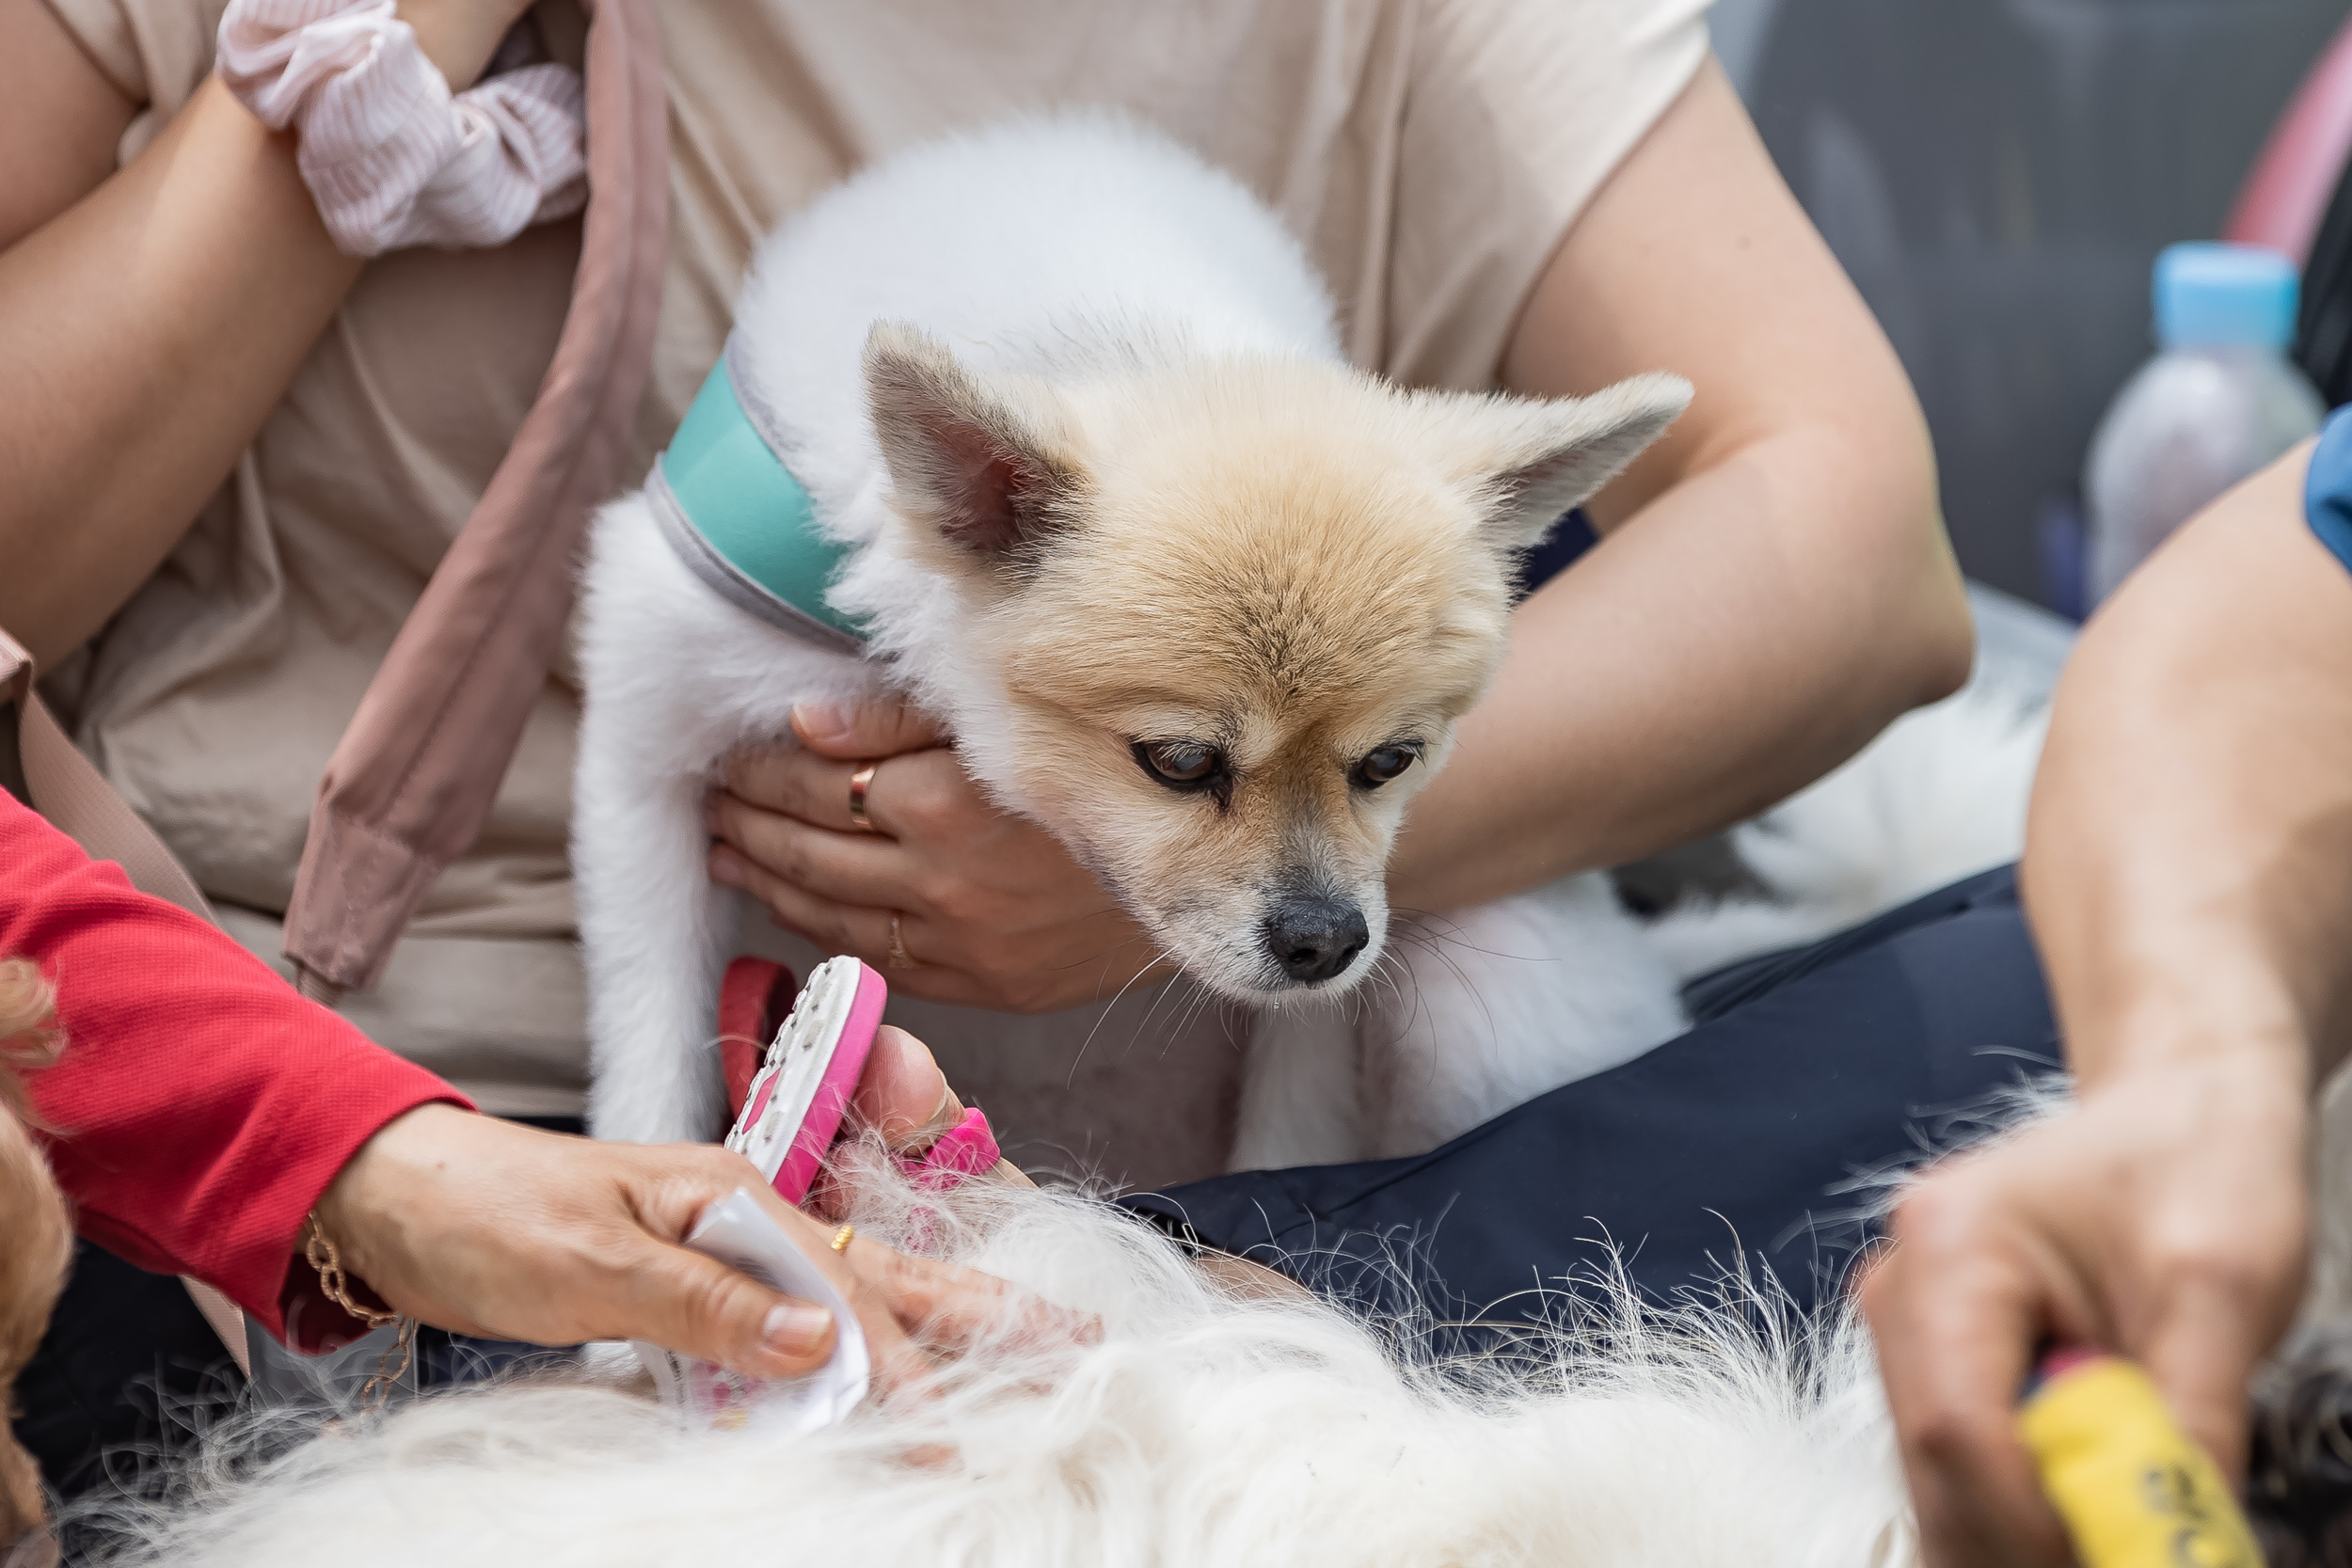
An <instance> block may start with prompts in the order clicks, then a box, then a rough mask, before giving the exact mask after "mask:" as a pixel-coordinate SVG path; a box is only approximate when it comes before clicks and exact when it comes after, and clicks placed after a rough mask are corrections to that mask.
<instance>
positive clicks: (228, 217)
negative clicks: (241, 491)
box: [0, 81, 359, 659]
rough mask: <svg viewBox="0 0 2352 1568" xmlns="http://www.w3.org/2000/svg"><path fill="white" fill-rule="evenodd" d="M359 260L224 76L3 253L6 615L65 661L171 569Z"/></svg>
mask: <svg viewBox="0 0 2352 1568" xmlns="http://www.w3.org/2000/svg"><path fill="white" fill-rule="evenodd" d="M358 269H359V263H358V261H356V260H354V259H353V258H351V257H347V256H344V255H342V254H341V253H340V252H338V251H337V250H336V249H335V247H334V245H333V244H332V243H331V242H330V241H329V240H328V239H327V236H326V229H325V227H324V226H323V225H322V224H321V223H320V221H319V216H318V211H317V208H316V207H315V206H314V205H313V204H312V202H311V199H310V191H309V189H308V187H306V186H305V185H304V184H303V182H302V176H301V174H300V172H299V171H298V170H297V169H296V168H295V166H294V143H293V140H292V138H290V137H287V136H274V135H270V133H269V132H268V131H267V130H265V129H264V128H263V127H262V124H261V122H260V121H258V120H256V119H254V118H253V117H252V116H251V115H249V114H247V113H246V110H245V108H244V107H243V106H242V105H241V104H239V103H237V102H236V101H235V100H234V99H233V98H231V97H230V95H229V94H228V92H227V91H226V90H225V89H223V88H222V87H221V86H220V85H219V83H218V82H216V81H207V82H206V83H205V84H204V85H203V86H202V87H199V89H198V91H197V93H196V96H195V97H194V99H192V100H191V101H190V103H188V105H187V107H186V108H185V109H183V110H182V111H181V113H180V114H179V115H178V116H177V117H176V118H175V119H173V121H172V123H171V124H170V125H169V126H168V127H167V128H166V130H165V131H164V133H163V135H161V136H159V137H157V138H156V140H155V142H154V144H153V145H152V146H151V147H149V148H148V149H147V150H146V151H145V152H143V153H141V154H140V156H139V157H138V158H137V159H135V161H134V162H133V163H131V164H130V165H129V166H127V167H125V168H124V169H123V170H122V171H121V172H120V173H119V174H117V175H115V176H114V177H113V178H112V179H109V180H107V181H106V182H104V183H103V184H102V185H101V186H99V188H98V189H97V190H95V191H93V192H91V193H90V194H89V195H88V196H87V197H86V198H83V200H82V201H80V202H79V203H78V204H76V205H75V206H74V207H72V209H71V210H69V211H67V212H66V213H64V214H60V215H59V216H57V217H56V218H55V219H54V220H53V221H51V222H50V223H49V224H47V225H46V226H45V227H43V228H41V229H40V230H36V231H35V232H33V233H32V234H30V235H28V236H26V237H25V238H24V239H23V240H22V241H20V242H19V243H18V244H16V245H14V246H12V247H11V248H10V249H8V251H7V252H6V253H5V254H0V364H5V365H7V366H8V374H7V375H6V376H0V432H5V433H6V434H5V436H0V559H4V560H6V561H7V562H8V570H7V571H6V572H0V625H5V626H8V628H9V629H10V630H11V631H12V632H14V633H15V634H16V635H17V636H18V637H19V638H20V639H22V640H24V641H26V642H27V643H29V644H30V646H31V647H32V650H33V653H34V655H35V656H36V657H41V658H49V659H54V658H56V657H58V656H60V655H62V654H64V653H65V652H67V651H69V650H70V649H72V647H73V646H74V645H75V644H77V643H79V642H80V641H82V640H83V639H85V638H87V636H88V635H89V634H90V633H91V632H92V631H94V630H96V629H97V627H98V626H100V625H101V624H102V623H103V621H104V620H105V618H106V617H107V616H108V615H110V614H112V613H113V612H114V610H116V608H117V607H118V606H119V605H120V604H121V603H122V601H123V600H124V599H126V598H127V597H129V596H130V594H131V593H132V591H133V590H134V589H135V588H136V587H137V586H138V584H139V583H140V582H141V581H142V580H144V579H145V578H146V577H147V575H148V574H149V573H150V572H151V571H153V570H154V568H155V566H156V564H157V563H158V562H161V561H162V559H163V558H164V556H165V554H166V553H167V551H168V550H169V549H170V548H171V546H172V545H173V543H174V542H175V541H176V540H177V539H178V538H179V536H180V534H181V532H182V531H183V530H184V529H185V528H186V527H187V525H188V524H189V522H190V521H192V520H193V519H194V517H195V516H196V514H197V512H198V511H199V509H200V508H201V507H202V505H203V504H204V500H205V499H206V498H207V497H208V496H209V495H210V494H211V493H212V492H213V491H214V490H215V488H217V487H218V486H219V484H220V483H221V481H222V479H223V478H224V477H226V475H227V474H228V473H229V470H230V467H232V466H233V465H234V463H235V462H236V457H237V453H238V452H239V451H242V450H243V449H244V447H245V445H246V442H248V441H250V440H251V439H252V437H253V435H254V433H255V432H256V431H257V430H258V429H260V427H261V424H262V419H263V417H264V416H265V415H266V414H267V413H268V411H269V408H270V406H271V405H272V404H275V403H276V402H277V401H278V396H279V395H280V394H281V393H282V392H283V391H284V390H285V388H286V384H287V383H288V381H289V380H291V379H292V377H293V375H294V368H295V367H296V366H297V365H298V364H299V363H300V362H301V360H302V357H303V356H304V355H305V354H306V353H308V352H309V350H310V343H311V341H313V340H314V339H315V338H316V337H317V336H318V334H319V331H320V329H321V328H322V327H323V326H324V325H326V321H327V320H328V318H329V317H330V316H331V315H332V314H333V313H334V310H335V309H336V307H337V305H338V304H339V303H340V302H341V301H342V296H343V293H344V292H345V291H346V290H347V289H348V288H349V287H350V286H351V282H352V279H353V278H354V277H357V276H358Z"/></svg>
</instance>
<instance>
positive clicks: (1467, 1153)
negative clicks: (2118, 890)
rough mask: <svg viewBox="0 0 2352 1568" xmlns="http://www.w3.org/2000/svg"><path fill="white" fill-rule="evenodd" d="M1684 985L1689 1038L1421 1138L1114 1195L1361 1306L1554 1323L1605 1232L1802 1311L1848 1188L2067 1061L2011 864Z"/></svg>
mask: <svg viewBox="0 0 2352 1568" xmlns="http://www.w3.org/2000/svg"><path fill="white" fill-rule="evenodd" d="M1686 1000H1687V1001H1688V1003H1689V1005H1690V1006H1691V1010H1692V1016H1693V1018H1694V1020H1695V1021H1696V1022H1695V1026H1694V1027H1693V1028H1692V1030H1691V1031H1690V1033H1688V1034H1686V1035H1683V1036H1681V1037H1678V1038H1677V1039H1674V1040H1671V1041H1669V1042H1668V1043H1666V1044H1665V1045H1662V1046H1660V1047H1659V1048H1658V1049H1657V1050H1655V1051H1653V1052H1651V1053H1649V1054H1647V1055H1645V1056H1642V1057H1639V1058H1637V1059H1636V1060H1634V1061H1632V1062H1629V1063H1627V1064H1626V1065H1625V1066H1623V1067H1619V1068H1616V1069H1613V1070H1611V1071H1608V1072H1604V1073H1600V1074H1598V1075H1597V1076H1595V1077H1592V1078H1588V1079H1584V1080H1582V1081H1581V1082H1579V1083H1575V1084H1570V1085H1566V1086H1565V1087H1563V1088H1559V1089H1555V1090H1553V1091H1552V1092H1551V1093H1549V1094H1547V1095H1544V1096H1542V1097H1541V1098H1539V1099H1537V1100H1534V1101H1530V1102H1529V1103H1528V1104H1525V1105H1522V1106H1520V1107H1519V1108H1518V1109H1517V1110H1514V1111H1511V1112H1508V1113H1506V1114H1505V1115H1503V1116H1502V1117H1497V1118H1496V1119H1495V1120H1493V1121H1491V1122H1488V1123H1487V1124H1486V1125H1485V1126H1484V1127H1480V1128H1478V1129H1476V1130H1475V1131H1473V1132H1469V1133H1466V1134H1464V1135H1463V1136H1462V1137H1459V1138H1456V1139H1455V1140H1454V1142H1452V1143H1450V1144H1447V1145H1446V1146H1445V1147H1443V1148H1438V1149H1437V1150H1435V1151H1433V1152H1431V1153H1428V1154H1423V1155H1417V1156H1414V1157H1411V1158H1408V1159H1400V1160H1382V1161H1375V1162H1372V1163H1369V1164H1353V1165H1332V1166H1322V1167H1312V1168H1307V1169H1299V1170H1286V1171H1249V1172H1243V1173H1240V1174H1236V1175H1232V1176H1224V1177H1217V1178H1214V1179H1212V1180H1206V1181H1198V1182H1193V1183H1190V1184H1187V1185H1185V1186H1182V1187H1177V1188H1173V1189H1170V1190H1169V1191H1168V1192H1165V1193H1158V1194H1144V1195H1137V1196H1132V1197H1130V1198H1128V1199H1126V1200H1125V1201H1126V1202H1127V1203H1128V1205H1129V1206H1130V1207H1132V1208H1134V1209H1136V1210H1137V1211H1138V1212H1142V1213H1144V1214H1145V1215H1146V1216H1147V1217H1150V1218H1152V1220H1153V1221H1154V1223H1156V1224H1159V1225H1161V1226H1162V1227H1164V1228H1168V1229H1170V1230H1172V1231H1176V1232H1178V1233H1188V1234H1189V1235H1191V1236H1193V1237H1195V1238H1197V1239H1198V1240H1199V1241H1200V1242H1201V1243H1205V1244H1207V1245H1210V1246H1215V1247H1218V1248H1222V1249H1224V1250H1227V1251H1231V1252H1235V1253H1239V1254H1241V1255H1243V1256H1245V1257H1248V1258H1252V1259H1256V1260H1258V1261H1261V1262H1264V1263H1267V1264H1269V1265H1272V1266H1275V1267H1279V1268H1281V1269H1283V1270H1285V1271H1286V1272H1288V1273H1291V1274H1293V1275H1297V1276H1298V1277H1300V1278H1302V1279H1304V1280H1306V1281H1307V1282H1308V1283H1309V1284H1311V1285H1313V1286H1314V1287H1315V1288H1317V1289H1319V1290H1321V1291H1325V1292H1326V1293H1327V1294H1330V1295H1333V1296H1335V1297H1337V1298H1339V1299H1342V1300H1344V1301H1347V1302H1350V1303H1352V1304H1354V1305H1356V1306H1359V1307H1362V1308H1363V1309H1365V1310H1367V1311H1370V1312H1374V1313H1376V1314H1383V1315H1389V1314H1398V1313H1402V1312H1404V1311H1406V1309H1407V1308H1408V1307H1415V1306H1419V1307H1422V1309H1425V1310H1427V1311H1429V1312H1431V1313H1433V1314H1434V1315H1435V1317H1436V1318H1437V1320H1438V1321H1439V1322H1441V1323H1446V1322H1467V1321H1470V1320H1477V1321H1479V1322H1481V1323H1496V1324H1502V1325H1517V1324H1526V1323H1535V1322H1538V1321H1540V1320H1543V1319H1545V1318H1547V1317H1556V1316H1557V1315H1558V1313H1559V1311H1560V1309H1561V1307H1562V1305H1563V1303H1562V1300H1561V1297H1560V1295H1559V1291H1561V1290H1562V1289H1563V1288H1565V1289H1566V1290H1568V1291H1573V1292H1575V1293H1576V1294H1577V1295H1579V1296H1581V1297H1584V1298H1586V1299H1588V1300H1590V1299H1597V1298H1598V1297H1599V1296H1600V1295H1602V1294H1603V1293H1604V1292H1603V1291H1602V1290H1601V1288H1600V1286H1599V1283H1598V1282H1599V1281H1600V1280H1602V1279H1603V1278H1605V1277H1606V1276H1607V1275H1608V1274H1609V1271H1610V1270H1611V1268H1612V1265H1613V1258H1612V1253H1611V1250H1610V1246H1609V1241H1610V1240H1611V1239H1613V1241H1614V1243H1616V1246H1617V1248H1619V1249H1621V1253H1622V1256H1623V1258H1624V1259H1625V1269H1626V1273H1627V1275H1628V1276H1629V1279H1630V1281H1631V1283H1632V1284H1633V1285H1634V1286H1635V1287H1636V1288H1637V1289H1638V1290H1639V1291H1641V1292H1642V1293H1643V1294H1644V1295H1645V1296H1646V1297H1648V1298H1650V1299H1652V1300H1654V1301H1658V1302H1661V1303H1671V1302H1673V1301H1675V1300H1677V1299H1682V1298H1685V1297H1686V1296H1687V1295H1688V1294H1689V1293H1691V1292H1700V1293H1710V1294H1711V1293H1712V1291H1713V1290H1714V1288H1715V1287H1716V1285H1717V1284H1718V1283H1719V1282H1720V1281H1722V1280H1723V1279H1724V1277H1725V1274H1726V1271H1727V1270H1731V1269H1735V1268H1744V1269H1745V1270H1746V1271H1747V1278H1748V1279H1749V1280H1750V1281H1752V1282H1753V1281H1758V1280H1761V1279H1763V1278H1764V1277H1766V1275H1768V1274H1769V1275H1770V1276H1771V1277H1772V1278H1774V1279H1776V1280H1777V1281H1778V1282H1779V1284H1780V1285H1781V1286H1782V1287H1783V1288H1785V1289H1786V1290H1787V1291H1788V1295H1789V1298H1790V1301H1791V1304H1792V1305H1793V1306H1795V1307H1799V1308H1801V1309H1805V1310H1810V1309H1811V1308H1812V1307H1815V1306H1817V1305H1818V1304H1819V1303H1820V1302H1821V1301H1822V1300H1824V1299H1825V1298H1826V1297H1828V1296H1829V1295H1831V1294H1833V1293H1834V1292H1835V1291H1836V1290H1837V1288H1838V1286H1839V1284H1840V1282H1841V1281H1842V1279H1843V1277H1844V1275H1845V1274H1846V1272H1847V1270H1848V1265H1850V1264H1851V1261H1852V1259H1853V1258H1854V1255H1855V1253H1856V1252H1857V1251H1858V1250H1859V1248H1860V1247H1861V1246H1862V1245H1863V1244H1864V1243H1866V1241H1867V1238H1868V1236H1869V1235H1870V1233H1871V1227H1870V1225H1869V1223H1868V1222H1867V1220H1865V1219H1864V1218H1862V1217H1861V1211H1862V1209H1863V1208H1864V1206H1865V1203H1866V1200H1867V1195H1863V1194H1858V1193H1856V1192H1852V1191H1843V1192H1841V1191H1840V1190H1839V1189H1841V1188H1844V1187H1848V1186H1850V1184H1851V1183H1852V1182H1853V1180H1854V1179H1855V1178H1857V1177H1858V1176H1863V1175H1866V1174H1867V1173H1870V1172H1873V1171H1883V1169H1885V1168H1886V1167H1887V1166H1888V1165H1889V1164H1890V1163H1892V1162H1896V1161H1899V1160H1902V1159H1904V1158H1906V1157H1910V1156H1913V1155H1915V1154H1916V1153H1917V1151H1918V1150H1919V1148H1921V1147H1922V1146H1923V1144H1925V1143H1931V1142H1934V1141H1935V1140H1937V1139H1938V1138H1939V1137H1940V1136H1942V1135H1943V1134H1944V1132H1945V1131H1946V1128H1945V1124H1946V1123H1947V1122H1948V1121H1949V1120H1950V1119H1951V1118H1952V1117H1954V1115H1955V1114H1956V1113H1964V1112H1966V1111H1968V1110H1969V1109H1971V1108H1972V1107H1981V1106H1982V1105H1983V1104H1984V1103H1985V1102H1986V1101H1987V1100H1988V1097H1990V1096H1992V1095H1993V1094H1994V1091H1996V1090H1999V1089H2001V1088H2003V1087H2006V1086H2010V1085H2016V1084H2018V1083H2019V1082H2020V1081H2021V1080H2024V1079H2027V1078H2031V1077H2038V1076H2041V1075H2042V1074H2043V1073H2045V1072H2047V1071H2048V1070H2050V1069H2053V1068H2055V1067H2056V1066H2057V1065H2058V1044H2057V1031H2056V1027H2055V1025H2054V1023H2053V1022H2052V1019H2051V1015H2050V1008H2049V1002H2048V999H2047V996H2046V995H2045V993H2044V991H2043V989H2042V975H2041V969H2040V966H2039V964H2038V962H2037V961H2036V959H2035V957H2034V953H2033V948H2032V945H2031V942H2029V940H2028V938H2027V936H2026V927H2025V923H2024V920H2023V918H2022V916H2021V914H2020V912H2019V910H2018V906H2017V895H2016V882H2015V879H2014V877H2013V875H2012V873H2011V871H2010V869H2009V868H2003V869H2001V870H1998V871H1993V872H1988V873H1986V874H1984V875H1982V876H1979V877H1975V878H1971V879H1968V880H1966V881H1963V882H1960V883H1957V884H1955V885H1953V886H1951V887H1948V888H1946V889H1944V890H1942V891H1940V892H1938V893H1935V894H1932V895H1929V896H1928V897H1925V898H1922V899H1919V900H1917V901H1916V902H1915V903H1913V904H1910V905H1907V906H1905V907H1904V908H1902V909H1899V910H1897V911H1892V912H1891V913H1888V914H1886V915H1883V916H1882V917H1880V918H1879V919H1877V920H1873V921H1871V922H1869V923H1867V925H1864V926H1862V927H1856V928H1855V929H1853V930H1851V931H1847V932H1845V933H1843V934H1841V935H1838V936H1836V937H1833V938H1831V939H1829V940H1828V941H1825V942H1820V943H1817V944H1815V945H1813V946H1811V947H1806V948H1803V949H1799V950H1796V951H1793V952H1789V953H1782V954H1775V955H1772V956H1770V957H1767V958H1757V959H1754V960H1752V961H1749V962H1746V963H1742V964H1740V965H1737V966H1734V967H1733V968H1730V969H1727V970H1724V971H1723V972H1720V973H1718V974H1712V975H1708V976H1707V977H1706V978H1704V979H1702V980H1700V981H1699V982H1697V983H1695V984H1694V985H1692V987H1691V988H1690V990H1688V991H1687V992H1686ZM1440 1338H1445V1337H1443V1336H1441V1337H1440ZM1473 1338H1478V1336H1475V1335H1473Z"/></svg>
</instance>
